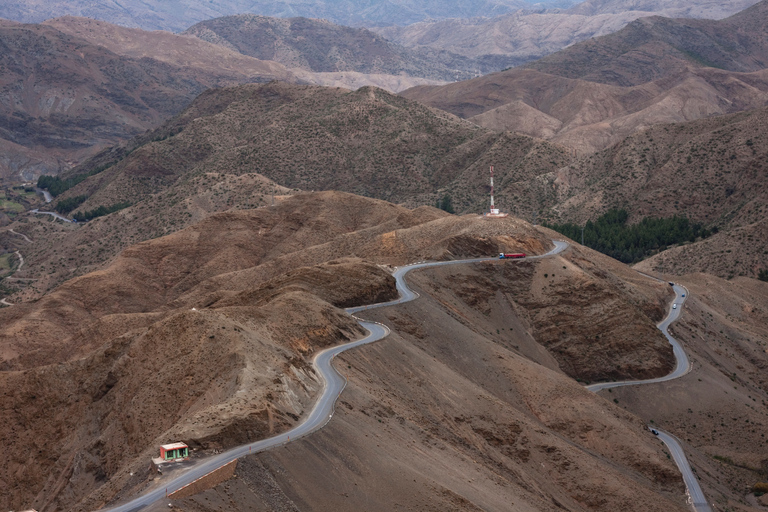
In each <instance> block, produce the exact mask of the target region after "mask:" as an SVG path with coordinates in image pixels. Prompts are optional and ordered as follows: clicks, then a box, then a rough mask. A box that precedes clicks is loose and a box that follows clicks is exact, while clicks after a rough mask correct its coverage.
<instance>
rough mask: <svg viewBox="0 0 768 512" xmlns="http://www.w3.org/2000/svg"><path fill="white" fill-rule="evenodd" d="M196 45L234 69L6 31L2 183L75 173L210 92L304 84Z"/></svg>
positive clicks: (65, 36)
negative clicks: (247, 85)
mask: <svg viewBox="0 0 768 512" xmlns="http://www.w3.org/2000/svg"><path fill="white" fill-rule="evenodd" d="M192 41H193V42H195V41H197V40H192ZM195 44H197V49H198V50H200V53H205V52H208V51H211V53H210V57H209V59H211V60H212V59H214V58H216V57H215V56H218V57H224V55H223V54H224V53H229V62H226V60H227V59H226V58H221V59H217V60H219V62H220V64H219V65H218V66H211V65H207V66H206V65H205V64H202V63H201V62H196V63H192V62H173V61H172V60H171V61H166V62H163V61H160V60H157V59H153V58H148V57H146V56H143V55H136V56H134V57H126V56H122V55H118V54H116V53H113V52H111V51H110V50H108V49H107V48H105V47H103V46H101V45H98V44H93V43H91V42H89V41H87V40H85V39H83V38H81V37H78V36H77V34H69V33H65V32H63V31H60V30H58V29H56V28H54V27H53V26H46V25H22V24H16V23H9V22H3V23H2V24H0V48H1V50H0V68H1V69H2V76H1V77H0V84H1V86H2V89H1V90H0V148H2V157H0V179H2V180H5V181H6V182H7V181H11V182H16V183H18V182H24V181H31V180H34V179H36V178H37V176H39V175H40V174H43V173H45V174H51V173H53V174H55V173H58V172H61V171H62V170H66V169H68V168H69V167H71V166H72V165H74V164H77V163H80V162H82V161H83V160H84V159H85V158H86V157H88V156H90V155H93V154H94V153H96V152H97V151H98V150H100V149H103V148H104V147H105V146H108V145H112V144H115V143H117V142H119V141H121V140H125V139H127V138H130V137H133V136H135V135H137V134H139V133H143V132H144V131H145V130H147V129H148V128H153V127H156V126H158V125H159V124H160V123H162V122H163V121H164V120H165V119H167V118H169V117H171V116H173V115H174V114H176V113H178V112H179V111H181V110H182V109H183V108H184V107H186V106H187V105H188V104H189V102H190V101H192V99H194V98H195V97H196V96H197V95H198V94H199V93H201V92H202V91H203V90H205V89H207V88H209V87H213V86H221V85H227V84H232V83H241V82H243V81H248V82H250V81H269V80H272V79H277V78H280V79H285V80H295V79H294V78H292V75H291V74H290V73H289V72H288V71H287V70H286V69H285V68H284V67H282V66H280V65H279V64H275V63H264V62H261V61H258V60H256V59H247V58H245V57H243V56H240V55H238V54H235V53H234V52H223V51H222V49H219V47H217V46H215V45H205V44H203V43H202V42H196V43H195ZM202 46H207V48H202ZM202 60H204V59H201V61H202ZM199 64H202V65H199Z"/></svg>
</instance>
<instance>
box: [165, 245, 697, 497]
mask: <svg viewBox="0 0 768 512" xmlns="http://www.w3.org/2000/svg"><path fill="white" fill-rule="evenodd" d="M594 255H595V253H593V252H592V251H586V252H585V253H584V254H578V253H577V254H569V253H568V252H567V253H565V255H563V256H562V257H556V258H552V259H551V260H543V261H539V262H530V263H523V265H524V266H525V267H524V268H523V269H522V270H514V269H513V267H516V266H518V262H505V261H499V262H492V263H483V264H476V265H467V266H464V265H461V266H457V267H443V268H437V269H429V270H426V271H419V272H416V273H414V274H413V275H412V276H411V277H409V280H410V281H411V282H412V283H414V284H415V289H416V290H417V291H419V293H420V294H421V298H420V299H418V300H417V301H416V302H413V303H409V304H407V305H403V306H396V307H392V308H387V309H384V310H375V311H368V312H366V313H365V315H364V316H365V317H366V318H371V319H374V320H377V321H381V322H384V323H386V324H387V325H389V326H390V327H391V328H392V330H393V334H392V335H390V336H389V337H388V338H387V339H386V340H383V341H381V342H378V343H376V344H374V345H372V346H366V347H363V348H360V349H356V350H354V351H352V352H350V353H346V354H344V355H343V356H342V357H341V358H340V362H339V367H340V368H341V369H342V372H343V373H344V374H345V375H346V376H347V378H348V379H349V384H348V386H347V388H346V389H345V391H344V394H343V395H342V398H341V402H340V405H339V406H338V409H337V412H336V414H334V418H333V421H332V422H331V423H330V424H329V425H328V426H327V427H326V428H324V429H323V430H322V431H320V432H318V433H317V434H315V435H313V436H311V437H309V438H307V439H305V440H301V441H299V442H296V443H292V444H291V445H288V446H286V447H284V448H279V449H275V450H270V451H269V452H267V453H264V454H261V455H257V456H251V457H248V458H246V459H244V460H243V461H241V462H240V464H239V467H238V471H237V477H236V478H235V479H233V480H230V481H228V482H225V483H223V484H221V485H219V486H217V487H215V488H214V489H212V490H209V491H206V492H203V493H201V494H199V495H197V496H194V497H191V498H186V499H183V500H177V501H174V503H173V505H174V507H175V508H178V509H181V510H186V511H199V512H202V511H213V510H221V511H230V510H231V511H234V510H243V509H249V510H259V511H261V510H265V511H266V510H291V511H305V510H307V511H309V510H369V511H385V510H396V509H399V508H400V509H403V510H452V511H454V510H455V511H459V510H499V511H501V510H509V509H510V507H513V508H514V509H515V510H523V511H529V510H530V511H534V510H535V511H549V510H571V511H581V510H606V511H608V510H678V509H679V510H683V509H685V507H686V506H685V504H684V499H683V496H682V495H681V489H680V487H679V485H680V484H679V480H678V477H677V472H676V469H675V468H674V466H671V465H670V461H669V460H668V458H667V456H666V455H665V454H664V451H663V450H662V449H661V445H660V444H658V443H657V442H655V440H654V439H653V438H652V437H651V436H650V434H649V433H648V431H647V429H645V427H644V425H643V424H642V423H640V422H637V420H635V419H634V417H633V415H632V414H630V413H627V412H626V411H624V410H623V409H621V408H620V407H619V406H616V405H614V404H611V403H609V402H607V401H603V400H602V399H599V398H598V397H596V396H595V395H593V394H590V393H589V392H586V391H585V390H584V389H583V388H582V386H581V384H578V383H576V382H574V381H573V380H570V379H566V378H564V376H563V375H562V373H561V370H560V369H559V366H560V365H561V364H562V363H561V361H563V360H562V359H561V357H560V355H559V354H558V353H557V352H555V351H553V352H551V353H550V352H549V351H547V350H546V348H545V346H544V345H542V344H540V342H539V338H538V334H539V330H540V326H539V327H536V326H535V325H536V324H537V323H538V321H542V322H544V318H543V316H542V315H544V316H547V315H548V316H549V319H550V321H552V320H555V321H557V320H558V319H560V320H562V318H558V317H559V315H560V313H559V312H558V311H557V306H556V305H555V304H553V302H552V301H553V300H554V301H557V300H561V301H562V300H565V301H568V300H570V299H569V298H568V297H569V296H570V295H571V294H573V292H574V289H582V288H583V289H584V290H591V288H592V286H597V287H599V288H600V291H601V292H608V295H609V297H608V298H607V299H605V301H604V302H602V301H601V299H600V293H594V294H591V297H592V298H593V299H596V300H598V301H599V302H595V303H594V304H593V306H592V309H591V310H592V312H593V314H595V315H598V311H600V312H601V313H599V315H600V316H601V318H602V320H604V321H605V322H606V323H611V324H613V325H617V326H618V325H621V324H622V323H623V322H627V319H628V318H629V317H632V318H634V320H630V321H629V324H633V323H634V325H636V326H637V327H638V328H639V330H638V331H635V330H634V328H632V329H631V330H632V331H633V332H634V333H635V335H636V336H637V337H636V338H635V339H636V340H637V339H645V338H644V335H643V334H641V332H646V333H651V332H652V330H654V329H655V328H654V327H653V323H654V321H653V320H652V319H651V318H649V317H648V316H647V315H646V313H644V312H640V310H641V309H642V307H645V308H647V310H648V311H649V312H652V314H653V315H658V314H660V311H659V304H660V303H661V302H663V301H664V300H665V297H666V294H667V293H668V292H667V289H666V288H668V287H665V286H663V285H657V284H655V283H654V282H653V281H652V280H650V279H648V278H645V277H642V276H640V275H639V274H637V273H635V272H634V271H632V270H630V269H627V267H625V266H623V265H620V264H616V263H613V264H610V265H609V267H608V268H607V269H602V268H600V269H599V268H597V267H598V265H600V264H601V263H603V262H602V261H589V260H588V259H587V258H589V257H591V256H594ZM585 256H586V258H585ZM598 258H600V257H599V256H598ZM602 258H604V257H602ZM563 266H565V267H566V270H563V269H562V267H563ZM551 268H552V269H556V270H554V273H556V274H559V275H558V276H557V277H547V278H545V277H544V274H548V275H549V276H551V274H550V273H549V272H550V271H551ZM531 270H532V271H533V272H532V273H533V274H534V276H535V277H533V278H532V279H526V280H524V281H523V282H521V281H520V280H519V277H520V276H519V273H520V272H522V273H523V274H529V273H531ZM624 278H628V279H629V281H624ZM550 279H559V280H560V285H559V286H556V287H550V286H548V285H547V284H545V283H546V282H547V281H548V280H550ZM590 282H591V283H592V286H589V285H587V283H590ZM584 285H587V286H584ZM514 288H518V289H520V290H521V291H520V292H516V291H514V290H513V289H514ZM545 289H547V291H544V290H545ZM479 290H485V293H484V294H481V293H479V292H478V291H479ZM510 290H512V291H510ZM609 290H610V291H609ZM539 292H543V295H540V293H539ZM512 295H515V297H512ZM533 296H535V298H534V297H533ZM478 297H482V298H481V299H479V300H478ZM524 297H525V298H524ZM558 297H559V299H558ZM619 297H623V298H622V299H619V300H618V301H617V300H616V299H618V298H619ZM518 298H521V299H523V300H520V301H518V300H517V299H518ZM632 302H636V303H637V304H632V305H630V303H632ZM639 305H642V306H639ZM576 309H577V307H576V304H574V308H573V310H574V311H575V310H576ZM588 309H589V307H588ZM614 315H618V316H614ZM625 315H629V317H627V316H625ZM537 317H538V318H537ZM609 318H610V320H609ZM572 320H573V321H574V322H575V323H572V322H571V321H569V322H568V323H567V327H566V324H561V327H562V328H564V329H568V331H569V332H570V333H573V334H574V335H576V336H581V341H579V340H576V339H575V338H572V339H571V341H572V342H573V343H574V344H579V343H580V346H581V347H582V348H587V347H589V346H590V345H592V346H597V345H600V346H602V347H604V349H607V348H608V347H609V346H613V347H614V349H616V350H619V351H621V350H646V349H647V350H650V351H651V352H653V351H654V350H655V349H652V348H650V347H651V346H653V344H650V345H649V346H646V347H645V348H640V347H638V346H635V347H634V348H630V347H628V346H627V345H623V348H622V349H619V348H618V347H619V346H621V345H622V344H621V343H614V342H612V341H609V337H608V336H605V337H603V336H601V337H600V339H599V340H595V339H593V337H592V335H591V331H590V329H591V326H592V324H594V322H595V317H593V316H591V315H590V313H587V314H586V315H583V316H581V317H580V318H577V317H576V315H574V317H573V318H572ZM640 326H642V327H640ZM582 330H585V331H586V332H584V333H583V334H581V331H582ZM658 336H659V335H658V332H656V333H655V334H651V337H652V338H656V339H657V337H658ZM656 343H658V341H657V342H656ZM640 345H645V344H644V343H643V344H640ZM608 350H611V349H608ZM664 350H665V351H667V352H668V347H667V348H665V349H664ZM651 352H649V353H648V354H647V355H650V353H651ZM576 353H578V350H574V354H576ZM636 355H637V356H638V357H637V358H636V359H635V360H636V361H637V360H642V356H639V354H636ZM589 360H590V358H589V356H587V355H586V353H585V354H584V357H583V359H582V362H583V363H586V364H589V363H588V362H587V361H589ZM660 361H662V362H661V366H660V367H658V368H656V369H655V371H664V366H665V365H666V364H667V362H666V361H663V358H662V360H660ZM565 366H569V365H568V364H566V365H565ZM612 366H613V363H612V362H610V361H608V360H598V361H595V362H594V366H593V367H592V368H593V369H594V370H596V371H598V372H599V371H605V370H608V371H610V370H609V368H610V369H611V370H612ZM598 368H602V369H601V370H599V369H598ZM646 368H649V367H646ZM627 369H628V368H627ZM638 370H639V371H640V372H642V371H643V370H640V368H639V367H634V368H633V369H632V370H630V371H638ZM380 475H386V478H381V477H380ZM318 496H322V497H323V498H322V499H318ZM162 506H163V507H165V506H166V504H165V503H162ZM160 507H161V505H160V504H159V503H158V504H157V505H156V506H155V507H153V508H150V510H160Z"/></svg>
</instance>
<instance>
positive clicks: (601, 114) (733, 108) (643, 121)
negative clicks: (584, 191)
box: [401, 68, 768, 155]
mask: <svg viewBox="0 0 768 512" xmlns="http://www.w3.org/2000/svg"><path fill="white" fill-rule="evenodd" d="M401 95H403V96H404V97H406V98H409V99H412V100H416V101H419V102H421V103H425V104H427V105H430V106H432V107H436V108H439V109H442V110H446V111H448V112H451V113H453V114H455V115H457V116H459V117H462V118H465V119H468V120H470V121H472V122H474V123H476V124H478V125H480V126H483V127H485V128H489V129H492V130H499V131H513V132H518V133H523V134H526V135H530V136H532V137H540V138H544V139H546V140H550V141H552V142H554V143H557V144H560V145H563V146H566V147H570V148H572V149H573V150H574V151H576V152H577V153H578V154H581V155H586V154H590V153H593V152H595V151H599V150H601V149H605V148H607V147H609V146H611V145H612V144H615V143H617V142H620V141H621V140H622V139H624V138H625V137H628V136H630V135H632V134H634V133H636V132H638V131H640V130H643V129H645V128H648V127H650V126H653V125H656V124H661V123H679V122H685V121H692V120H696V119H701V118H704V117H709V116H714V115H720V114H728V113H733V112H740V111H744V110H749V109H755V108H760V107H762V106H764V105H765V102H766V101H768V72H767V71H765V70H763V71H756V72H754V73H732V72H727V71H722V70H718V69H714V68H697V69H690V70H688V71H685V72H683V73H680V74H677V75H674V76H669V77H667V78H663V79H660V80H657V81H655V82H648V83H644V84H642V85H637V86H632V87H619V86H615V85H607V84H600V83H596V82H589V81H586V80H582V79H574V78H564V77H560V76H554V75H548V74H545V73H541V72H539V71H536V70H532V69H520V68H516V69H512V70H509V71H504V72H501V73H494V74H491V75H487V76H484V77H481V78H476V79H473V80H468V81H465V82H458V83H455V84H449V85H445V86H440V87H430V86H420V87H415V88H413V89H409V90H406V91H403V92H402V93H401Z"/></svg>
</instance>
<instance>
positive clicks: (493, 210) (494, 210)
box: [491, 166, 499, 215]
mask: <svg viewBox="0 0 768 512" xmlns="http://www.w3.org/2000/svg"><path fill="white" fill-rule="evenodd" d="M498 214H499V210H497V209H496V207H495V206H494V204H493V166H491V215H498Z"/></svg>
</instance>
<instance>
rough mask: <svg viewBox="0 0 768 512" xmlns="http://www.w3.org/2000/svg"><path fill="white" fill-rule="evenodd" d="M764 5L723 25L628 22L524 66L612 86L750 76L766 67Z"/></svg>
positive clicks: (766, 1) (767, 1)
mask: <svg viewBox="0 0 768 512" xmlns="http://www.w3.org/2000/svg"><path fill="white" fill-rule="evenodd" d="M767 23H768V0H763V1H762V2H760V3H758V4H755V5H753V6H752V7H750V8H748V9H746V10H744V11H742V12H740V13H737V14H735V15H733V16H731V17H730V18H726V19H724V20H693V19H670V18H663V17H660V16H654V17H651V18H643V19H640V20H637V21H635V22H633V23H630V24H629V25H628V26H627V27H625V28H624V29H622V30H620V31H619V32H616V33H614V34H611V35H608V36H605V37H601V38H597V39H593V40H590V41H585V42H583V43H580V44H577V45H574V46H572V47H570V48H567V49H565V50H563V51H561V52H558V53H556V54H553V55H550V56H548V57H545V58H543V59H541V60H538V61H536V62H534V63H531V64H529V65H528V66H527V67H530V68H532V69H537V70H539V71H543V72H545V73H550V74H554V75H559V76H564V77H569V78H583V79H585V80H589V81H594V82H600V83H605V84H614V85H622V86H627V85H638V84H642V83H646V82H649V81H652V80H658V79H660V78H664V77H667V76H671V75H673V74H676V73H679V72H682V71H684V70H686V69H689V68H702V67H711V68H717V69H723V70H727V71H738V72H752V71H758V70H761V69H765V68H766V67H768V30H766V26H767V25H766V24H767Z"/></svg>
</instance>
